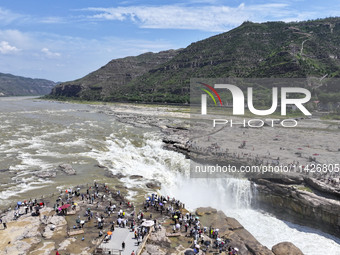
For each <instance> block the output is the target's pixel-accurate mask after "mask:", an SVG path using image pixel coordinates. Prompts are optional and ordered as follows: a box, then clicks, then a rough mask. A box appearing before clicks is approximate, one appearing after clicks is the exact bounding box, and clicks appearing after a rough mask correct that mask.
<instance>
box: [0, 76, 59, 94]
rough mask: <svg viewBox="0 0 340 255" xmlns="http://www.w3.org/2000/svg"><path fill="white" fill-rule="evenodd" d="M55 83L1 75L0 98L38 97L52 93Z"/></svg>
mask: <svg viewBox="0 0 340 255" xmlns="http://www.w3.org/2000/svg"><path fill="white" fill-rule="evenodd" d="M55 85H56V83H55V82H53V81H49V80H43V79H31V78H26V77H21V76H15V75H12V74H4V73H0V96H38V95H47V94H49V93H51V90H52V88H53V87H54V86H55Z"/></svg>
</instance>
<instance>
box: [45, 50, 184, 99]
mask: <svg viewBox="0 0 340 255" xmlns="http://www.w3.org/2000/svg"><path fill="white" fill-rule="evenodd" d="M177 54H178V51H176V50H168V51H162V52H159V53H151V52H148V53H144V54H141V55H139V56H136V57H126V58H121V59H114V60H112V61H110V62H109V63H108V64H107V65H105V66H103V67H101V68H100V69H98V70H97V71H95V72H93V73H90V74H88V75H86V76H85V77H84V78H81V79H78V80H75V81H71V82H64V83H61V84H59V85H57V86H56V87H55V88H54V89H53V91H52V93H51V95H53V96H56V97H60V96H61V97H79V98H81V99H85V100H104V101H111V100H115V99H116V98H117V97H120V96H121V94H122V92H123V91H124V92H125V86H126V85H127V84H129V83H130V82H131V81H133V80H135V79H137V78H138V77H139V76H141V75H143V74H145V73H148V72H149V71H150V70H152V69H154V68H157V67H158V66H159V65H161V64H163V63H165V62H167V61H169V60H170V59H172V58H173V57H174V56H175V55H177ZM130 100H133V98H130ZM136 100H137V99H136Z"/></svg>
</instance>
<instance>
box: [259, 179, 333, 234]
mask: <svg viewBox="0 0 340 255" xmlns="http://www.w3.org/2000/svg"><path fill="white" fill-rule="evenodd" d="M254 181H255V182H256V189H257V203H258V206H261V207H262V208H266V209H267V210H271V211H274V212H275V214H276V215H278V216H279V217H281V218H284V219H287V220H290V221H293V222H295V223H298V224H303V225H307V226H311V227H313V228H315V227H318V228H320V229H322V230H323V231H325V232H328V233H331V234H333V235H336V236H338V237H339V236H340V220H339V219H340V202H339V201H338V200H335V199H331V198H327V197H324V196H320V195H318V194H315V193H313V192H312V190H309V189H308V188H305V187H298V186H295V185H285V184H279V183H275V182H272V181H269V180H265V179H258V180H254Z"/></svg>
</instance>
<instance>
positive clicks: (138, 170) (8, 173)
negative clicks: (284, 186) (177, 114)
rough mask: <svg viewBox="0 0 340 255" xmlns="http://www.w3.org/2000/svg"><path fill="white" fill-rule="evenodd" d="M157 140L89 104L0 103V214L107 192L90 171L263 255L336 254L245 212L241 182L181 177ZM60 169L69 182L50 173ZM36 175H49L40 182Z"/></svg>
mask: <svg viewBox="0 0 340 255" xmlns="http://www.w3.org/2000/svg"><path fill="white" fill-rule="evenodd" d="M160 137H161V134H160V133H159V131H158V130H157V129H155V128H148V127H143V128H137V127H133V126H130V125H127V124H123V123H120V122H118V121H117V120H116V119H115V118H114V117H113V116H110V115H106V114H104V113H103V112H101V111H99V110H98V109H97V108H95V107H92V106H89V105H84V104H65V103H58V102H49V101H40V100H37V99H35V98H27V97H15V98H0V159H1V160H0V170H1V171H0V208H7V207H9V206H10V205H12V206H13V204H15V203H16V201H20V200H23V199H27V198H30V197H33V198H34V197H40V196H41V195H43V194H50V193H54V192H58V191H59V190H63V189H66V188H69V187H72V186H75V185H79V184H86V183H93V181H94V180H97V181H99V182H105V183H108V184H112V185H113V184H114V183H113V182H114V181H113V180H114V179H110V178H107V177H105V170H104V169H103V168H100V167H97V166H96V165H103V166H105V167H107V168H108V169H109V171H111V172H112V173H113V174H117V173H121V174H123V175H124V176H126V177H124V178H122V179H121V181H122V182H123V183H124V185H125V186H127V187H128V188H130V189H131V192H130V194H129V195H130V196H131V197H133V195H135V194H136V192H135V191H136V190H138V189H143V190H145V189H146V186H145V184H146V183H147V182H150V181H153V180H158V181H159V182H161V184H162V189H161V192H162V193H164V194H168V195H171V196H175V197H176V198H178V199H180V200H181V201H183V202H184V203H185V204H186V206H187V207H189V208H191V209H194V208H196V207H200V206H212V207H214V208H216V209H220V210H222V211H224V212H225V213H226V214H227V215H228V216H231V217H235V218H236V219H237V220H238V221H240V223H241V224H242V225H243V226H244V227H245V228H246V229H247V230H248V231H250V232H251V233H252V234H253V235H254V236H255V237H256V238H257V239H258V240H259V241H260V242H261V243H262V244H264V245H266V246H267V247H269V248H271V247H272V246H273V245H275V244H276V243H278V242H282V241H291V242H293V243H294V244H295V245H297V246H298V247H299V248H300V249H301V250H302V251H303V252H304V253H305V254H308V255H314V254H315V255H316V254H320V253H325V254H328V255H333V254H334V255H336V254H340V240H339V239H338V238H335V237H333V236H331V235H328V234H325V233H323V232H321V231H318V230H314V229H311V228H307V227H303V226H299V225H296V224H292V223H289V222H284V221H281V220H278V219H276V218H275V217H273V216H271V215H269V214H266V213H263V212H260V211H255V210H253V209H251V208H250V207H249V205H250V202H251V200H252V199H254V196H256V194H254V193H253V192H252V188H251V186H250V183H249V182H248V181H247V180H237V179H208V180H205V179H191V178H189V175H188V171H189V161H188V160H187V159H185V157H184V155H182V154H179V153H177V152H173V151H168V150H164V149H163V148H162V142H161V138H160ZM64 163H67V164H71V165H72V166H73V168H74V169H75V170H76V171H77V175H74V176H66V175H65V174H63V173H61V172H60V171H56V169H57V167H58V165H60V164H64ZM41 172H56V176H55V177H54V178H41V177H39V173H41ZM130 175H142V176H143V177H144V178H143V179H130V178H129V176H130Z"/></svg>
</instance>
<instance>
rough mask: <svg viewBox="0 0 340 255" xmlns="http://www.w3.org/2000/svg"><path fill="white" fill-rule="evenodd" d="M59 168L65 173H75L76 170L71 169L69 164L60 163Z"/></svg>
mask: <svg viewBox="0 0 340 255" xmlns="http://www.w3.org/2000/svg"><path fill="white" fill-rule="evenodd" d="M59 168H60V169H61V170H62V171H63V172H64V173H66V174H67V175H76V174H77V172H76V170H74V169H73V167H72V166H71V165H70V164H61V165H59Z"/></svg>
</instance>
